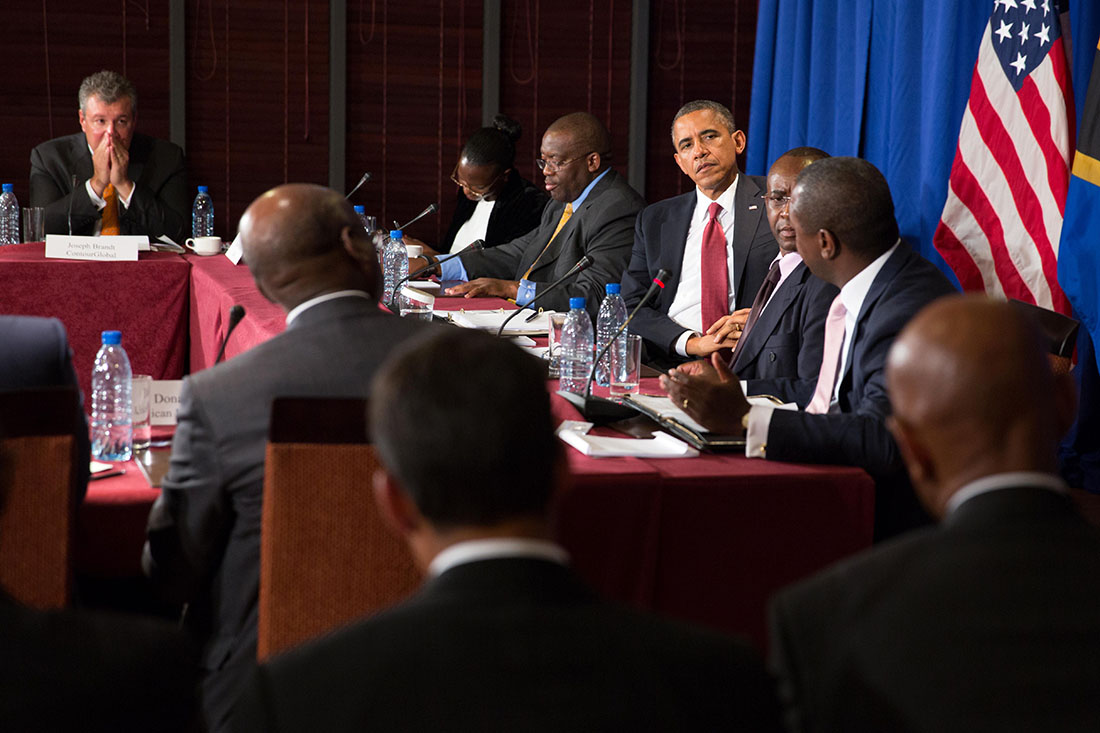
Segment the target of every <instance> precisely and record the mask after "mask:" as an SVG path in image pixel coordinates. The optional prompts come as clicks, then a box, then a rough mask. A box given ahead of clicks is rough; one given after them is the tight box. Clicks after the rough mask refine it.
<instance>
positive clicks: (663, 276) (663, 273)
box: [653, 267, 672, 288]
mask: <svg viewBox="0 0 1100 733" xmlns="http://www.w3.org/2000/svg"><path fill="white" fill-rule="evenodd" d="M671 274H672V273H671V272H669V271H668V270H666V269H665V268H663V267H662V268H661V269H660V270H657V277H655V278H653V282H655V283H656V284H658V285H660V286H661V287H662V288H664V286H665V280H668V277H669V275H671Z"/></svg>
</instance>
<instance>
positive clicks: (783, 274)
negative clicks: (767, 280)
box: [777, 252, 802, 282]
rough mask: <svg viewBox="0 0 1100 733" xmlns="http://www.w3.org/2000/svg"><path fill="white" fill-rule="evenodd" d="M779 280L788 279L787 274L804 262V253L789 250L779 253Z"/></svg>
mask: <svg viewBox="0 0 1100 733" xmlns="http://www.w3.org/2000/svg"><path fill="white" fill-rule="evenodd" d="M777 259H778V260H779V282H783V281H784V280H786V279H787V276H788V275H790V274H791V273H792V272H794V271H795V268H796V267H798V266H799V265H801V264H802V255H800V254H798V253H797V252H788V253H786V254H783V253H782V252H780V253H779V257H778V258H777Z"/></svg>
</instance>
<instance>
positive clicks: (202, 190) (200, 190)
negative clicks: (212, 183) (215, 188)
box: [199, 186, 209, 193]
mask: <svg viewBox="0 0 1100 733" xmlns="http://www.w3.org/2000/svg"><path fill="white" fill-rule="evenodd" d="M208 190H209V189H208V188H207V187H206V186H199V193H206V192H207V191H208Z"/></svg>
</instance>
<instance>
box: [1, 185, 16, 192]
mask: <svg viewBox="0 0 1100 733" xmlns="http://www.w3.org/2000/svg"><path fill="white" fill-rule="evenodd" d="M14 190H15V184H13V183H5V184H4V186H3V191H4V193H11V192H12V191H14Z"/></svg>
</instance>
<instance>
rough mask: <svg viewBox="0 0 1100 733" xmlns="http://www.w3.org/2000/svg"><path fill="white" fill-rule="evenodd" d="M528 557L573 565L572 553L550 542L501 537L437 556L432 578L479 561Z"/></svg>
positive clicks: (430, 568) (431, 568) (466, 544)
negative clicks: (570, 557)
mask: <svg viewBox="0 0 1100 733" xmlns="http://www.w3.org/2000/svg"><path fill="white" fill-rule="evenodd" d="M505 557H524V558H536V559H540V560H549V561H551V562H556V563H558V564H560V565H567V564H568V563H569V553H567V552H566V551H565V550H564V549H563V548H562V547H561V546H560V545H557V544H554V543H553V542H549V541H547V540H536V539H530V538H527V537H501V538H493V539H484V540H467V541H466V542H457V543H455V544H453V545H451V546H450V547H448V548H446V549H445V550H443V551H442V552H440V553H439V554H438V555H436V556H435V557H434V558H433V559H432V562H431V564H429V565H428V577H430V578H434V577H435V576H437V575H441V574H443V573H445V572H446V571H448V570H450V569H451V568H453V567H455V566H456V565H463V564H465V563H469V562H477V561H479V560H498V559H500V558H505Z"/></svg>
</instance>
